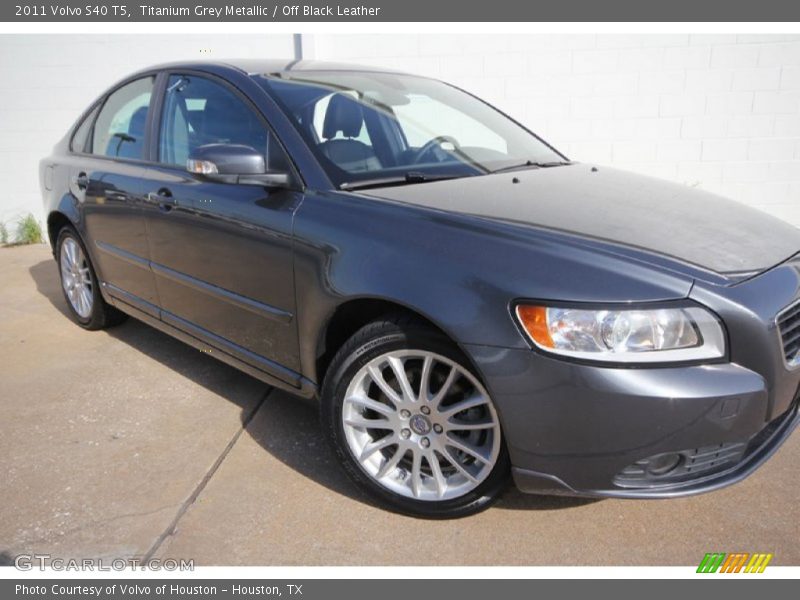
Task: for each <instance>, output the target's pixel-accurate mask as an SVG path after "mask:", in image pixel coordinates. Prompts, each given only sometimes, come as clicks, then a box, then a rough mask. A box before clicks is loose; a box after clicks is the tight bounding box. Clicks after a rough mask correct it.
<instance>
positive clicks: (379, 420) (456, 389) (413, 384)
mask: <svg viewBox="0 0 800 600" xmlns="http://www.w3.org/2000/svg"><path fill="white" fill-rule="evenodd" d="M398 374H399V375H398ZM403 374H404V375H405V382H403ZM426 374H427V375H426ZM380 380H382V381H380ZM423 380H427V381H428V382H429V383H428V385H427V386H426V389H427V392H425V393H423V391H422V388H423V385H422V383H421V382H422V381H423ZM404 383H407V384H408V385H404ZM467 403H468V404H467ZM321 421H322V426H323V430H324V432H325V435H326V437H327V438H328V441H329V442H330V444H331V446H332V447H333V451H334V453H335V454H336V457H337V459H338V461H339V463H340V464H341V465H342V467H343V468H344V470H345V472H346V473H347V475H348V476H349V477H350V479H351V480H352V481H353V482H354V483H355V484H356V485H357V486H358V487H359V488H360V489H361V490H362V491H364V492H365V493H366V494H368V495H369V496H370V497H371V498H373V499H374V500H376V501H377V502H378V503H379V504H381V505H383V506H385V507H387V508H390V509H392V510H394V511H397V512H400V513H403V514H406V515H411V516H416V517H424V518H430V519H448V518H457V517H464V516H467V515H471V514H475V513H477V512H480V511H482V510H484V509H486V508H488V507H489V506H490V505H491V504H492V503H493V502H494V501H495V500H496V499H497V498H498V497H499V496H500V495H501V494H502V493H503V491H504V490H505V489H506V487H507V485H508V481H509V475H510V461H509V458H508V452H507V450H506V448H505V444H504V440H503V439H502V431H501V428H500V422H499V419H498V416H497V412H496V410H495V409H494V406H493V404H492V401H491V398H490V397H489V394H488V392H486V389H485V387H484V386H483V385H482V383H481V382H480V381H479V379H478V377H477V376H476V374H475V373H474V371H473V369H472V367H471V366H470V364H469V361H468V360H467V359H466V357H465V356H464V355H463V353H462V352H461V351H460V350H459V349H458V348H457V347H456V346H455V345H454V344H453V343H452V342H450V341H449V340H447V339H446V338H445V337H444V336H443V335H441V334H440V333H438V332H436V331H434V330H432V329H431V328H430V327H428V326H427V325H426V324H424V323H422V322H420V321H419V320H417V319H415V318H413V317H409V316H405V315H396V316H392V317H388V318H385V319H382V320H379V321H375V322H372V323H369V324H368V325H365V326H364V327H362V328H361V329H360V330H359V331H357V332H356V333H355V334H354V335H353V337H351V338H350V339H349V340H348V341H347V342H346V343H345V344H344V345H343V346H342V348H341V349H340V350H339V351H338V352H337V354H336V356H335V357H334V359H333V361H332V363H331V365H330V367H329V369H328V371H327V375H326V377H325V381H324V383H323V388H322V406H321ZM456 445H457V446H458V448H457V447H456ZM478 457H480V458H478Z"/></svg>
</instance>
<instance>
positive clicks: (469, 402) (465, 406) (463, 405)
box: [440, 394, 489, 419]
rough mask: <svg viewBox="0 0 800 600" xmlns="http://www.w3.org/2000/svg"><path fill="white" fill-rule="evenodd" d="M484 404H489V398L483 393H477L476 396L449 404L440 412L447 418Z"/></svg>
mask: <svg viewBox="0 0 800 600" xmlns="http://www.w3.org/2000/svg"><path fill="white" fill-rule="evenodd" d="M484 404H489V398H487V397H486V396H484V395H483V394H475V395H474V396H469V397H468V398H465V399H464V400H459V401H458V402H456V403H455V404H452V405H450V406H448V407H447V408H445V409H444V410H442V411H440V412H441V415H442V416H443V417H444V418H445V419H450V417H453V416H454V415H457V414H458V413H460V412H463V411H465V410H469V409H470V408H476V407H478V406H483V405H484Z"/></svg>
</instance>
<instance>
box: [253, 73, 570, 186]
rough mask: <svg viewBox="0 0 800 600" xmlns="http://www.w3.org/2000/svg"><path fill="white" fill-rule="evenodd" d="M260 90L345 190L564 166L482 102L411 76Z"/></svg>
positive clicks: (352, 77)
mask: <svg viewBox="0 0 800 600" xmlns="http://www.w3.org/2000/svg"><path fill="white" fill-rule="evenodd" d="M255 80H256V81H257V82H258V83H259V84H260V85H261V86H262V87H263V88H264V89H265V90H266V91H267V92H268V93H269V94H270V95H271V96H272V97H273V98H274V99H275V100H276V101H277V102H278V104H279V105H280V106H281V108H282V109H283V110H284V111H285V112H286V114H287V115H289V117H290V118H291V120H292V121H293V123H294V124H295V126H296V127H297V129H298V130H299V131H300V133H301V135H302V136H303V137H304V138H305V139H306V142H307V143H308V145H309V147H310V148H311V150H312V151H313V152H314V153H315V154H316V156H317V158H318V160H319V162H320V164H321V165H322V166H323V168H324V169H325V171H326V172H327V174H328V176H329V177H330V179H331V180H332V181H333V182H334V184H336V185H337V186H339V187H341V188H343V189H348V188H349V189H355V188H359V187H378V186H380V185H399V184H403V183H417V182H424V181H432V180H436V179H442V178H454V177H469V176H475V175H485V174H487V173H491V172H494V171H500V170H509V169H514V168H533V167H541V166H553V165H558V164H564V161H565V160H566V159H565V158H564V156H562V155H561V154H559V153H558V152H556V151H555V150H554V149H552V148H551V147H550V146H548V145H547V144H546V143H544V142H543V141H542V140H540V139H539V138H537V137H536V136H535V135H533V134H532V133H531V132H529V131H528V130H526V129H525V128H524V127H522V126H521V125H519V124H517V123H515V122H514V121H512V120H511V119H509V118H508V117H506V116H505V115H503V114H502V113H501V112H499V111H497V110H496V109H494V108H492V107H491V106H489V105H488V104H486V103H484V102H483V101H481V100H479V99H477V98H475V97H474V96H471V95H470V94H467V93H466V92H463V91H461V90H459V89H457V88H455V87H453V86H451V85H448V84H446V83H442V82H440V81H436V80H433V79H428V78H425V77H417V76H412V75H401V74H389V73H370V72H355V71H341V72H330V71H327V72H311V71H296V72H284V73H279V74H270V75H258V76H255Z"/></svg>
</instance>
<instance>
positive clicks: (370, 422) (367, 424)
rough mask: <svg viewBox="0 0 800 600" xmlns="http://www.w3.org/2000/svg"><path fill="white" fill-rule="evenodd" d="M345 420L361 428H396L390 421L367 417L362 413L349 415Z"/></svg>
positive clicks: (352, 425)
mask: <svg viewBox="0 0 800 600" xmlns="http://www.w3.org/2000/svg"><path fill="white" fill-rule="evenodd" d="M344 422H345V423H347V424H348V425H350V426H351V427H360V428H361V429H386V430H393V429H394V426H393V425H392V424H391V423H389V421H385V420H383V419H367V418H365V417H362V416H361V415H358V416H353V417H347V418H346V419H345V420H344Z"/></svg>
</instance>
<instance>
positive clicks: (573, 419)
mask: <svg viewBox="0 0 800 600" xmlns="http://www.w3.org/2000/svg"><path fill="white" fill-rule="evenodd" d="M467 350H468V353H469V354H470V355H471V356H472V358H473V360H475V362H476V364H478V365H479V367H480V368H481V371H482V373H483V375H484V377H485V379H486V381H487V385H488V386H489V388H490V393H491V394H492V397H493V398H494V401H495V405H496V407H497V410H498V412H499V414H500V418H501V421H502V424H503V430H504V434H505V439H506V444H507V446H508V450H509V453H510V455H511V462H512V465H513V474H514V480H515V482H516V484H517V487H518V488H519V489H520V490H521V491H523V492H529V493H540V494H559V495H563V494H567V495H587V496H613V497H627V498H642V497H648V498H664V497H674V496H682V495H689V494H697V493H701V492H705V491H711V490H714V489H717V488H719V487H723V486H725V485H729V484H731V483H735V482H736V481H739V480H741V479H743V478H744V477H746V476H747V475H749V474H750V473H752V472H753V471H754V470H755V469H756V468H757V467H758V466H759V465H761V464H762V463H763V462H764V461H765V460H766V459H767V458H768V457H769V456H770V455H771V454H772V453H773V452H775V450H777V448H778V447H779V446H780V444H781V443H782V442H783V440H785V439H786V438H787V437H788V436H789V435H790V433H791V432H792V430H793V429H794V427H795V426H796V425H797V424H798V422H800V418H798V414H797V413H798V408H797V407H798V402H797V400H795V401H794V402H793V403H792V402H791V400H792V399H791V398H790V399H788V401H786V402H785V403H782V406H785V408H783V410H782V412H781V414H780V415H778V416H776V417H774V418H773V417H771V415H770V410H771V406H772V405H773V399H772V398H771V396H770V393H769V389H768V385H767V382H766V381H765V379H764V378H763V377H762V376H760V375H759V374H757V373H755V372H753V371H751V370H749V369H746V368H744V367H742V366H740V365H736V364H731V363H726V364H715V365H703V366H690V367H679V368H647V369H639V368H627V369H617V368H605V367H595V366H588V365H581V364H577V363H570V362H566V361H561V360H558V359H553V358H548V357H543V356H542V355H539V354H537V353H535V352H531V351H526V350H512V349H501V348H489V347H483V346H471V347H469V348H468V349H467ZM798 384H800V379H798V381H797V382H796V383H795V387H794V389H795V390H797V386H798ZM795 396H796V392H795ZM670 455H679V456H678V459H677V460H678V463H677V464H676V466H675V468H674V469H672V470H670V471H669V472H667V473H663V474H660V475H655V476H652V475H649V474H648V473H647V461H648V460H650V459H653V457H664V456H670Z"/></svg>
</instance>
